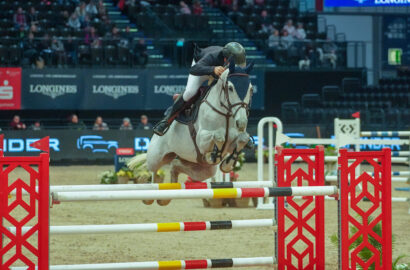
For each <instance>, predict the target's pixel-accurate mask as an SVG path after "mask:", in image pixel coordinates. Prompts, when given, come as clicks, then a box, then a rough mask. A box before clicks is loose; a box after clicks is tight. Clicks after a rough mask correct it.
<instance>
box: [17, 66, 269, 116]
mask: <svg viewBox="0 0 410 270" xmlns="http://www.w3.org/2000/svg"><path fill="white" fill-rule="evenodd" d="M187 78H188V70H187V69H157V70H132V69H101V70H99V69H44V70H33V69H25V70H23V87H22V108H23V109H63V110H64V109H65V110H163V109H166V108H167V107H168V106H170V105H171V104H172V96H173V95H174V94H176V93H181V92H183V91H184V89H185V86H186V82H187ZM251 81H252V84H253V85H254V96H253V102H252V108H253V109H263V106H264V92H263V88H264V83H265V82H264V72H263V71H261V70H259V71H258V70H254V71H253V72H252V74H251Z"/></svg>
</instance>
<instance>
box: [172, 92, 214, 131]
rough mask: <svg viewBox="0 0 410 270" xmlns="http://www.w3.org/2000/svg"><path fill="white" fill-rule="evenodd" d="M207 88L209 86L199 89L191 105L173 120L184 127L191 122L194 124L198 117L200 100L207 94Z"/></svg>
mask: <svg viewBox="0 0 410 270" xmlns="http://www.w3.org/2000/svg"><path fill="white" fill-rule="evenodd" d="M209 88H210V86H201V87H200V88H199V91H198V94H197V95H196V96H195V97H193V100H194V101H193V103H192V104H191V105H190V106H188V107H187V108H186V109H185V110H183V111H182V112H180V113H179V115H178V117H177V118H176V119H175V120H176V121H178V122H179V123H181V124H185V125H188V124H189V123H191V122H195V121H196V118H197V117H198V111H199V107H200V106H201V103H202V100H203V99H204V98H205V96H206V94H207V93H208V90H209Z"/></svg>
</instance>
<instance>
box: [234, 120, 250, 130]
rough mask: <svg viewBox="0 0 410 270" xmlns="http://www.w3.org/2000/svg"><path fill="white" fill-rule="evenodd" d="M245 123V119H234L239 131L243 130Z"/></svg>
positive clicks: (246, 122)
mask: <svg viewBox="0 0 410 270" xmlns="http://www.w3.org/2000/svg"><path fill="white" fill-rule="evenodd" d="M247 124H248V121H247V120H246V119H238V120H236V126H237V128H238V129H239V131H245V129H246V125H247Z"/></svg>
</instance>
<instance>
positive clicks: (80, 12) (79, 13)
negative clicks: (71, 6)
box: [75, 2, 87, 23]
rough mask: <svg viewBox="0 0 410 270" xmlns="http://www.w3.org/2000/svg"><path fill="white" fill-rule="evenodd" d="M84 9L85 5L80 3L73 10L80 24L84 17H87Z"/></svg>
mask: <svg viewBox="0 0 410 270" xmlns="http://www.w3.org/2000/svg"><path fill="white" fill-rule="evenodd" d="M86 7H87V5H86V4H85V2H81V3H80V5H79V6H78V7H76V9H75V14H76V15H77V18H78V19H79V20H80V23H82V22H84V19H85V16H86V15H87V11H86Z"/></svg>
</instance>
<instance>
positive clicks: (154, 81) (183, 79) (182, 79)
mask: <svg viewBox="0 0 410 270" xmlns="http://www.w3.org/2000/svg"><path fill="white" fill-rule="evenodd" d="M188 72H189V71H188V69H186V70H184V69H158V70H147V74H146V77H145V78H146V82H147V83H146V87H145V90H146V93H147V94H146V96H145V97H146V99H145V108H146V109H147V110H162V109H165V108H167V107H169V106H171V105H172V102H173V101H172V96H173V95H174V94H180V93H182V92H184V90H185V87H186V84H187V80H188Z"/></svg>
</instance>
